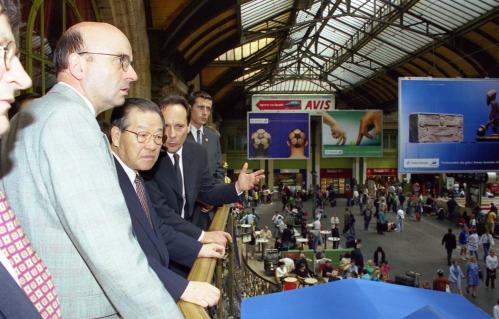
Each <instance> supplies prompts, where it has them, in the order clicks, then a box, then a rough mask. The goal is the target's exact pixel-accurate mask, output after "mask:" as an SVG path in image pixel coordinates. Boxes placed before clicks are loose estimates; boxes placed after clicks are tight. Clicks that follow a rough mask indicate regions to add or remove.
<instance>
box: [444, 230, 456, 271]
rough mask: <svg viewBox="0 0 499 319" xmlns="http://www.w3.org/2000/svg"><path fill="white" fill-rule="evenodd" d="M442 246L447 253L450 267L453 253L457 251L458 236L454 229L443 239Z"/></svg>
mask: <svg viewBox="0 0 499 319" xmlns="http://www.w3.org/2000/svg"><path fill="white" fill-rule="evenodd" d="M442 245H443V246H444V247H445V250H446V251H447V266H450V264H451V259H452V251H453V250H454V249H456V235H454V234H453V233H452V228H449V230H448V231H447V234H445V235H444V237H443V238H442Z"/></svg>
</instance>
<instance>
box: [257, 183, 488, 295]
mask: <svg viewBox="0 0 499 319" xmlns="http://www.w3.org/2000/svg"><path fill="white" fill-rule="evenodd" d="M293 188H294V187H291V188H290V189H293ZM281 194H282V195H281V203H282V206H281V205H280V204H279V205H278V206H279V207H280V208H281V209H280V210H275V209H274V210H273V214H272V218H271V224H269V225H268V226H270V227H271V228H272V227H273V231H272V238H275V246H274V248H275V249H277V250H279V251H280V252H281V256H286V257H284V258H281V259H280V260H279V261H278V263H277V267H276V270H275V274H274V275H275V280H276V281H277V282H278V283H280V284H281V286H282V288H283V289H284V288H285V286H286V283H285V279H286V278H290V277H292V278H296V279H297V283H298V287H300V286H307V285H309V284H310V282H313V283H315V281H310V280H306V279H310V278H313V279H315V280H317V282H318V283H321V282H329V281H336V280H342V279H347V278H362V279H366V280H376V281H386V282H397V280H396V279H397V278H396V277H397V276H393V275H390V270H391V266H390V264H389V263H388V261H387V257H386V255H387V254H386V253H385V251H384V250H383V248H382V247H378V248H377V249H376V251H375V252H374V254H373V255H372V256H373V257H372V259H369V260H367V262H365V263H364V258H363V257H362V258H360V259H359V256H363V254H362V252H361V249H362V240H361V239H360V238H358V234H359V230H358V229H356V228H358V227H362V228H363V229H364V231H375V232H376V233H378V234H384V233H385V232H387V231H388V232H390V231H394V232H404V223H405V220H406V219H407V218H408V217H409V218H411V220H413V221H415V222H417V221H419V220H421V218H422V216H430V215H433V216H434V218H438V217H439V215H438V214H437V212H438V209H437V207H436V203H435V201H434V200H433V198H432V197H430V196H428V197H423V196H420V195H417V194H408V195H405V194H404V193H403V192H402V189H401V188H398V187H388V188H386V189H385V188H381V189H378V190H376V191H375V192H369V190H368V189H367V187H365V188H364V189H363V191H360V192H354V193H353V196H352V198H351V199H350V200H347V205H346V207H345V208H344V213H343V214H342V215H341V216H339V215H338V214H337V212H338V210H340V209H339V208H334V207H336V205H337V198H336V196H335V194H334V192H329V191H326V192H315V193H312V194H311V195H309V196H308V198H309V199H313V203H312V205H313V206H314V207H315V209H311V210H307V208H309V207H310V204H311V203H310V201H309V202H308V203H307V205H304V203H305V200H303V199H302V196H303V195H302V194H301V193H298V194H295V193H293V192H290V195H289V196H288V195H287V194H286V191H285V190H284V188H283V189H282V190H281ZM295 196H296V197H295ZM303 197H305V196H303ZM290 198H292V200H291V201H290V200H289V199H290ZM275 206H277V205H276V204H274V207H275ZM357 207H358V208H357ZM257 209H258V208H257ZM342 209H343V208H342ZM491 211H492V213H494V209H493V208H492V210H491ZM250 214H251V213H250ZM259 215H260V214H259ZM425 218H427V217H425ZM254 220H255V221H258V225H257V223H255V227H257V228H258V227H262V225H264V223H263V219H262V218H261V217H257V218H255V219H254ZM356 220H359V221H360V222H361V225H360V226H357V225H356ZM484 220H487V218H485V219H484ZM327 221H329V226H330V227H329V228H328V227H327V223H326V222H327ZM471 223H474V221H471ZM373 225H376V226H375V227H373ZM265 227H267V225H265ZM326 229H327V230H328V231H330V232H329V233H328V236H329V237H330V239H331V237H338V238H341V240H340V241H332V247H331V248H332V249H337V248H351V249H353V251H352V252H351V253H350V252H349V253H344V254H342V255H341V256H340V259H339V260H331V259H328V258H326V257H325V254H324V248H323V244H324V242H323V240H324V237H323V236H321V234H320V231H321V230H326ZM465 229H466V232H467V238H468V239H467V241H466V243H465V244H461V245H460V248H462V250H463V256H462V258H456V256H453V254H452V253H453V251H454V250H455V249H456V247H457V245H458V238H457V237H456V236H455V235H454V234H453V230H452V228H450V229H449V232H448V234H445V236H444V238H443V239H442V245H443V246H444V247H445V249H446V250H447V251H448V256H447V257H448V266H449V268H448V270H444V268H441V269H438V270H436V276H435V278H434V279H433V283H432V282H431V281H428V280H424V281H422V282H419V278H417V279H414V281H413V282H414V285H418V286H420V287H422V288H426V289H433V290H438V291H444V292H454V293H458V294H468V295H469V296H470V297H476V295H477V287H478V286H479V285H480V282H481V281H482V280H483V282H484V283H485V285H486V287H490V289H494V288H495V273H496V269H497V256H496V255H495V251H494V249H492V248H493V246H494V238H493V236H492V235H491V234H490V232H484V233H481V234H478V233H477V231H476V227H475V228H474V230H473V231H472V235H471V237H472V239H471V242H472V244H471V246H470V245H469V237H470V235H469V233H470V232H469V231H468V227H465ZM484 229H486V227H484ZM460 237H462V236H460ZM340 242H341V243H342V244H341V246H340ZM328 243H329V242H328ZM286 251H292V253H286ZM296 251H298V254H297V253H296ZM310 251H313V253H314V254H315V258H314V259H313V260H314V261H315V263H313V262H312V259H311V258H310V253H309V252H310ZM482 252H483V254H482ZM306 256H309V257H308V258H307V257H306ZM478 258H480V260H482V261H483V262H484V266H485V267H484V266H481V265H479V263H478ZM463 260H466V261H467V263H466V264H465V265H464V266H463V265H462V264H461V263H460V261H463ZM333 265H334V266H333ZM409 273H412V274H411V276H413V278H416V277H418V276H421V275H419V274H417V273H415V274H414V273H413V272H408V274H409ZM482 277H483V278H482ZM288 280H289V279H288Z"/></svg>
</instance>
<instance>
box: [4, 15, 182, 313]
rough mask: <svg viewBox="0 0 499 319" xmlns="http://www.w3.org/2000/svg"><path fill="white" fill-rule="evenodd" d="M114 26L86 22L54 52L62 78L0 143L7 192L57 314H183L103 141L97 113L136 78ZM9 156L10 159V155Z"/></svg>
mask: <svg viewBox="0 0 499 319" xmlns="http://www.w3.org/2000/svg"><path fill="white" fill-rule="evenodd" d="M132 60H133V55H132V48H131V46H130V43H129V41H128V39H127V38H126V36H125V35H124V34H123V33H122V32H121V31H120V30H118V29H117V28H116V27H114V26H112V25H109V24H105V23H95V22H83V23H79V24H76V25H74V26H72V27H71V28H69V29H68V30H67V31H66V32H65V33H64V34H63V36H62V37H61V39H59V42H58V44H57V47H56V49H55V51H54V62H55V68H56V72H57V80H58V84H56V85H55V86H54V87H53V88H52V89H51V90H50V92H48V93H47V94H46V95H45V96H44V97H42V98H40V99H37V100H35V101H34V102H33V103H32V105H31V106H30V107H29V108H27V109H26V110H23V111H22V112H20V113H19V114H18V115H17V116H16V117H15V118H14V120H13V121H12V130H11V131H10V132H9V134H8V135H7V136H5V138H4V140H3V141H2V150H10V149H12V151H11V152H10V154H9V155H10V158H9V156H8V155H7V152H4V153H2V154H1V164H0V167H1V171H2V173H4V174H5V175H6V176H5V178H4V180H3V182H4V187H5V192H6V195H7V196H8V198H9V200H10V201H11V206H12V208H13V209H14V211H16V214H17V215H18V218H19V220H20V223H21V224H22V225H23V226H25V230H26V233H27V235H28V237H29V238H30V239H31V241H32V244H33V246H34V248H35V249H36V250H37V251H38V253H39V254H40V257H41V258H42V259H43V261H44V262H45V264H46V265H47V267H48V269H49V270H50V272H51V274H52V276H53V281H54V285H55V286H56V287H57V292H58V296H59V302H60V306H61V310H62V317H67V318H76V319H79V318H81V319H86V318H102V317H106V318H118V317H121V318H158V319H159V318H182V314H181V313H180V311H179V309H178V308H177V306H176V304H175V302H174V300H173V299H172V297H171V296H170V295H169V293H168V292H167V290H166V289H165V288H164V286H163V285H162V283H161V282H160V281H159V279H158V276H157V275H156V273H155V272H154V270H153V269H151V268H150V267H149V265H148V261H147V258H146V256H145V254H144V252H143V251H142V249H141V247H140V246H139V244H138V242H137V240H136V239H135V237H134V236H133V232H132V224H131V220H130V215H129V213H128V208H127V206H126V203H125V200H124V198H123V194H122V192H121V189H120V186H119V183H118V178H117V176H116V172H115V166H114V160H113V157H112V155H111V152H110V147H109V142H108V141H107V138H106V137H105V136H104V135H103V134H102V133H101V131H100V129H99V125H98V123H97V121H96V119H95V117H96V116H97V115H98V114H100V113H102V112H104V111H106V110H108V109H111V108H113V107H115V106H117V105H122V104H123V102H124V101H125V96H126V95H127V94H128V90H129V88H130V84H131V83H132V82H134V81H135V80H137V74H136V73H135V70H134V69H133V67H132V65H131V61H132ZM11 159H12V162H11Z"/></svg>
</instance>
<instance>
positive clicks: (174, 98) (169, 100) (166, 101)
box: [159, 95, 191, 124]
mask: <svg viewBox="0 0 499 319" xmlns="http://www.w3.org/2000/svg"><path fill="white" fill-rule="evenodd" d="M175 104H179V105H182V106H183V107H184V108H185V111H186V113H187V124H189V123H190V122H191V106H190V105H189V102H187V100H186V99H185V98H184V97H182V96H180V95H170V96H167V97H165V98H163V99H162V100H161V101H160V102H159V108H160V110H161V111H163V110H164V109H165V108H167V107H168V106H169V105H175Z"/></svg>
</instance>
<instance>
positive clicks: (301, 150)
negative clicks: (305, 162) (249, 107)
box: [247, 112, 310, 159]
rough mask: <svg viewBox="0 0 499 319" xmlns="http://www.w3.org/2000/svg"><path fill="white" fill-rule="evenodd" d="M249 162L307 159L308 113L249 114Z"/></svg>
mask: <svg viewBox="0 0 499 319" xmlns="http://www.w3.org/2000/svg"><path fill="white" fill-rule="evenodd" d="M247 123H248V159H307V158H308V156H309V131H310V121H309V115H308V113H301V112H300V113H299V112H292V113H290V112H248V121H247Z"/></svg>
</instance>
